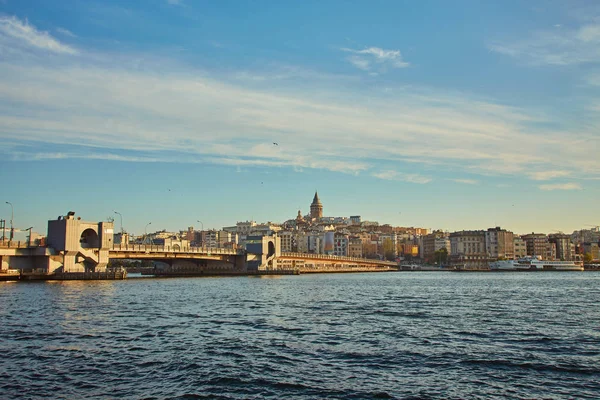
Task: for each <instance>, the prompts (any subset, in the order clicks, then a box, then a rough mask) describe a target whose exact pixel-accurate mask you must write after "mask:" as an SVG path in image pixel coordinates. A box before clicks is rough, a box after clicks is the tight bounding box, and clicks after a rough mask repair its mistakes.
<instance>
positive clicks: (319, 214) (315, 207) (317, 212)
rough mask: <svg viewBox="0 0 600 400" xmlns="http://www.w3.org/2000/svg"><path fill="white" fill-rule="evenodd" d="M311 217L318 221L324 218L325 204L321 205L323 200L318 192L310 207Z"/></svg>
mask: <svg viewBox="0 0 600 400" xmlns="http://www.w3.org/2000/svg"><path fill="white" fill-rule="evenodd" d="M310 217H311V218H316V219H319V218H323V204H321V200H319V195H318V194H317V192H316V191H315V197H314V198H313V202H312V204H311V205H310Z"/></svg>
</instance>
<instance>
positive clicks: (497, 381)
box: [0, 272, 600, 399]
mask: <svg viewBox="0 0 600 400" xmlns="http://www.w3.org/2000/svg"><path fill="white" fill-rule="evenodd" d="M599 285H600V273H596V272H585V273H552V272H549V273H516V274H510V273H507V274H503V273H498V274H493V273H487V274H486V273H464V274H460V273H448V272H446V273H444V272H439V273H438V272H414V273H375V274H373V273H371V274H340V275H301V276H284V277H273V278H256V277H254V278H245V277H237V278H192V279H128V280H126V281H110V282H55V283H0V350H1V354H0V357H1V358H0V398H17V397H23V398H65V399H74V398H156V399H163V398H182V399H183V398H204V397H206V398H223V399H247V398H257V399H258V398H297V399H321V398H340V399H342V398H343V399H349V398H361V399H362V398H384V399H385V398H495V397H512V398H589V399H597V398H599V396H600V304H599V303H600V290H599Z"/></svg>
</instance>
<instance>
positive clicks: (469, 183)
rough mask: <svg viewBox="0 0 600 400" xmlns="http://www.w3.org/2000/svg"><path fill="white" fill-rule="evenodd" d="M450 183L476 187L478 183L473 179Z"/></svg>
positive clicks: (457, 180) (455, 180)
mask: <svg viewBox="0 0 600 400" xmlns="http://www.w3.org/2000/svg"><path fill="white" fill-rule="evenodd" d="M451 181H453V182H456V183H464V184H465V185H477V184H478V183H479V181H477V180H475V179H451Z"/></svg>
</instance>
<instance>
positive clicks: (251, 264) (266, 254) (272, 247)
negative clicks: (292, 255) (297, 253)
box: [246, 234, 281, 270]
mask: <svg viewBox="0 0 600 400" xmlns="http://www.w3.org/2000/svg"><path fill="white" fill-rule="evenodd" d="M246 252H247V255H246V268H247V269H248V270H269V269H277V257H280V256H281V238H280V237H278V236H277V234H275V235H272V236H248V238H247V239H246Z"/></svg>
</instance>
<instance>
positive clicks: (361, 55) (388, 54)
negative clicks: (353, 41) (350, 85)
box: [341, 47, 410, 71]
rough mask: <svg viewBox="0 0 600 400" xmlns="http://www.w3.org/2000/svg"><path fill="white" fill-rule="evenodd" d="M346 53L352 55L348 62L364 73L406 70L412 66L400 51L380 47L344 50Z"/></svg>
mask: <svg viewBox="0 0 600 400" xmlns="http://www.w3.org/2000/svg"><path fill="white" fill-rule="evenodd" d="M341 50H342V51H344V52H347V53H352V54H353V55H352V56H350V57H348V58H347V60H348V61H349V62H350V63H351V64H352V65H354V66H355V67H357V68H359V69H362V70H363V71H369V70H371V69H372V68H374V67H377V68H378V69H379V70H380V71H383V70H385V69H386V68H387V67H390V68H406V67H408V66H409V65H410V64H409V63H407V62H406V61H404V60H403V59H402V54H401V53H400V50H384V49H380V48H379V47H369V48H367V49H363V50H354V49H349V48H342V49H341Z"/></svg>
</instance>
